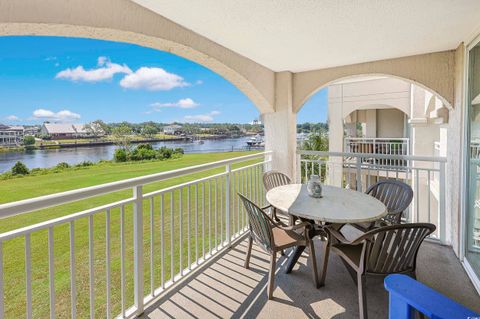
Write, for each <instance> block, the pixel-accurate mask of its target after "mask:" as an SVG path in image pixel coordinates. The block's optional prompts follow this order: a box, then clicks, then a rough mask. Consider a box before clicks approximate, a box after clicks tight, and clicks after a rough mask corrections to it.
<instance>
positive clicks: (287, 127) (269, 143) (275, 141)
mask: <svg viewBox="0 0 480 319" xmlns="http://www.w3.org/2000/svg"><path fill="white" fill-rule="evenodd" d="M292 80H293V74H292V73H291V72H279V73H276V74H275V112H273V113H265V114H262V122H263V123H264V127H265V150H267V151H273V156H272V165H271V167H272V169H274V170H278V171H281V172H283V173H285V174H287V175H288V176H290V177H291V178H293V179H296V172H295V171H296V163H295V158H296V156H295V154H296V148H297V114H296V113H295V112H294V111H293V99H292V97H293V92H292V90H293V86H292Z"/></svg>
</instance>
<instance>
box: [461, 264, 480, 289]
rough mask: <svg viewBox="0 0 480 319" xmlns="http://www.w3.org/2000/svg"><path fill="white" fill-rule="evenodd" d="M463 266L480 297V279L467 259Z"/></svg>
mask: <svg viewBox="0 0 480 319" xmlns="http://www.w3.org/2000/svg"><path fill="white" fill-rule="evenodd" d="M462 266H463V268H464V269H465V272H466V273H467V275H468V277H469V278H470V280H471V282H472V284H473V286H474V287H475V289H476V290H477V293H478V294H479V295H480V278H478V276H477V274H476V273H475V271H474V270H473V268H472V266H471V265H470V263H469V262H468V260H467V259H465V260H464V261H463V262H462Z"/></svg>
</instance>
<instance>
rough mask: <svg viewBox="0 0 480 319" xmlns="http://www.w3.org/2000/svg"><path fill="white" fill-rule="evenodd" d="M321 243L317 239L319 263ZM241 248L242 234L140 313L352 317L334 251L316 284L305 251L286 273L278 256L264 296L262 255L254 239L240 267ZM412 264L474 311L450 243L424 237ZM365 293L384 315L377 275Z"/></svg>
mask: <svg viewBox="0 0 480 319" xmlns="http://www.w3.org/2000/svg"><path fill="white" fill-rule="evenodd" d="M322 245H323V242H321V241H320V240H318V239H317V240H316V242H315V246H316V249H317V258H318V261H319V263H320V262H321V260H322V258H323V255H322ZM245 250H246V240H245V239H243V240H241V241H239V242H237V243H236V244H234V245H233V246H232V248H231V249H229V250H226V251H225V252H223V253H221V254H219V255H217V256H216V257H215V258H214V259H212V260H211V261H210V262H208V263H206V264H205V265H203V266H202V267H200V268H199V269H197V271H195V272H194V273H192V274H191V275H190V276H189V277H187V278H186V280H185V281H183V282H182V283H180V284H179V285H178V286H176V287H174V288H172V290H170V291H169V292H168V293H166V294H165V295H164V296H162V297H161V299H159V300H158V302H157V303H155V304H154V305H153V306H151V307H150V308H148V309H147V310H146V311H145V314H144V315H143V317H142V318H151V319H157V318H202V319H204V318H257V317H258V318H288V319H293V318H358V303H357V300H358V299H357V290H356V286H355V284H354V283H353V281H352V279H351V277H350V276H349V274H348V273H347V270H346V269H345V267H344V265H343V264H342V262H341V261H340V259H339V257H337V256H335V254H331V257H330V261H329V268H328V273H327V279H326V284H325V286H324V287H322V288H320V289H315V288H314V287H313V283H312V280H311V268H310V266H309V265H307V259H308V258H307V257H308V256H307V255H306V254H304V256H302V258H301V259H300V260H299V263H298V264H297V265H296V267H295V268H294V270H293V271H292V273H291V274H285V273H284V268H285V266H286V261H287V257H280V259H279V260H278V262H277V274H276V278H275V284H276V288H275V291H274V300H271V301H269V300H268V299H267V294H266V285H267V272H268V255H266V254H265V253H264V252H263V251H261V250H260V248H259V247H258V246H255V245H254V246H253V251H252V259H251V263H250V269H249V270H247V269H245V268H244V267H243V262H244V257H245ZM289 253H290V251H288V252H287V255H288V254H289ZM417 265H418V270H417V276H418V280H419V281H421V282H423V283H425V284H427V285H428V286H430V287H432V288H434V289H436V290H438V291H440V292H441V293H443V294H445V295H447V296H448V297H450V298H452V299H454V300H456V301H458V302H460V303H461V304H463V305H465V306H467V307H469V308H471V309H473V310H475V311H477V312H480V296H479V295H478V294H477V292H476V291H475V289H474V287H473V285H472V283H471V282H470V281H469V279H468V277H467V275H466V273H465V272H464V270H463V267H462V265H461V264H460V262H459V260H458V259H457V258H456V257H455V255H454V253H453V251H452V249H451V248H450V247H445V246H441V245H438V244H435V243H431V242H424V243H423V244H422V247H421V249H420V252H419V256H418V264H417ZM319 271H320V269H319ZM367 299H368V312H369V318H387V317H388V295H387V293H386V291H385V289H384V288H383V278H382V277H377V276H369V277H367Z"/></svg>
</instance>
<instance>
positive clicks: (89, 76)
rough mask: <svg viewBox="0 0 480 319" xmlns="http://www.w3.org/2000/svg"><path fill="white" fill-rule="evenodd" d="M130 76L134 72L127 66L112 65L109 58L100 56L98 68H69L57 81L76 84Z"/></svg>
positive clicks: (59, 73) (61, 73)
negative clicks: (120, 75)
mask: <svg viewBox="0 0 480 319" xmlns="http://www.w3.org/2000/svg"><path fill="white" fill-rule="evenodd" d="M119 73H120V74H130V73H132V70H130V68H129V67H128V66H127V65H126V64H123V65H120V64H117V63H112V62H111V61H110V60H109V59H108V58H107V57H104V56H100V57H98V60H97V68H94V69H89V70H85V68H84V67H83V66H81V65H79V66H77V67H76V68H74V69H71V68H68V69H65V70H63V71H60V72H58V73H57V75H56V76H55V78H56V79H65V80H70V81H74V82H81V81H83V82H99V81H105V80H110V79H112V78H113V76H114V75H115V74H119Z"/></svg>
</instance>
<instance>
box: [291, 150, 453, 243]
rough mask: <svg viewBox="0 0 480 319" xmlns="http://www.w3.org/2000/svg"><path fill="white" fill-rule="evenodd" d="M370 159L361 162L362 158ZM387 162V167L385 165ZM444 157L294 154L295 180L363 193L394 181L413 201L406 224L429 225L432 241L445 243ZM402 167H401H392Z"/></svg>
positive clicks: (340, 153)
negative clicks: (317, 178)
mask: <svg viewBox="0 0 480 319" xmlns="http://www.w3.org/2000/svg"><path fill="white" fill-rule="evenodd" d="M367 156H368V157H370V158H372V159H373V161H372V162H365V161H364V159H365V158H366V157H367ZM385 161H388V163H390V164H389V165H385V164H382V163H385ZM446 161H447V160H446V158H445V157H424V156H403V155H385V154H364V153H342V152H318V151H302V150H299V151H297V170H298V172H301V176H299V177H298V178H299V179H300V180H301V181H302V182H305V181H306V180H308V178H309V176H310V175H311V174H316V175H320V177H321V180H322V182H323V183H325V184H327V185H335V186H340V187H347V188H351V189H356V190H358V191H366V190H367V189H368V187H369V186H370V185H373V184H375V183H376V182H377V181H379V180H381V179H396V180H400V181H403V182H405V183H407V184H409V185H410V186H411V187H412V189H413V191H414V197H413V201H412V205H411V206H410V208H409V209H408V211H407V212H405V213H404V219H405V221H406V222H429V223H432V224H435V225H436V226H437V230H436V231H435V232H434V233H433V235H432V238H433V239H436V240H439V241H441V242H442V243H445V242H446V230H445V227H446V224H445V186H446V185H445V174H446V171H445V165H446ZM393 163H402V164H404V163H405V165H393Z"/></svg>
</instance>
